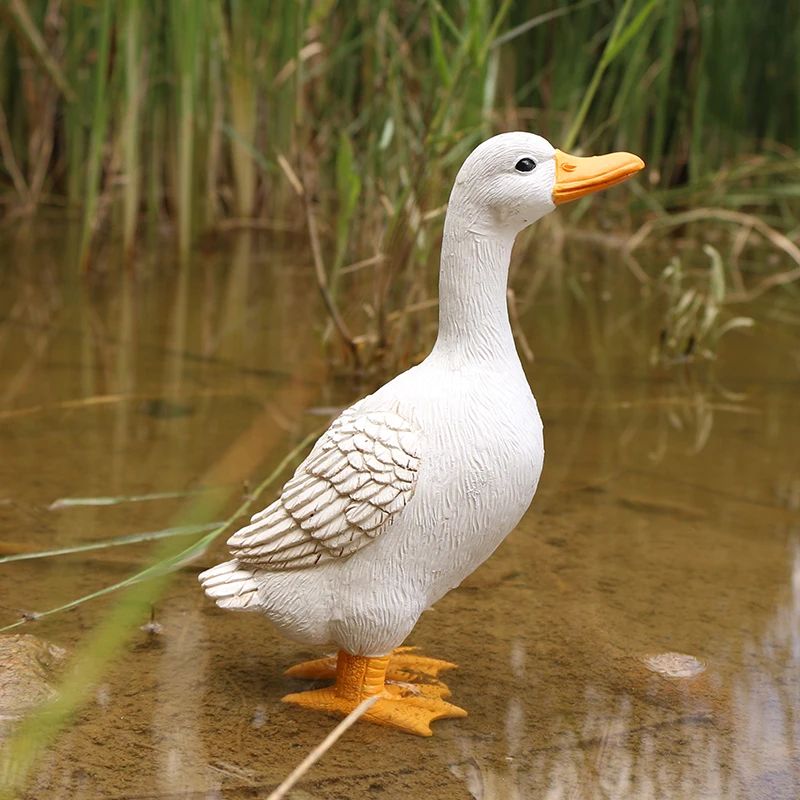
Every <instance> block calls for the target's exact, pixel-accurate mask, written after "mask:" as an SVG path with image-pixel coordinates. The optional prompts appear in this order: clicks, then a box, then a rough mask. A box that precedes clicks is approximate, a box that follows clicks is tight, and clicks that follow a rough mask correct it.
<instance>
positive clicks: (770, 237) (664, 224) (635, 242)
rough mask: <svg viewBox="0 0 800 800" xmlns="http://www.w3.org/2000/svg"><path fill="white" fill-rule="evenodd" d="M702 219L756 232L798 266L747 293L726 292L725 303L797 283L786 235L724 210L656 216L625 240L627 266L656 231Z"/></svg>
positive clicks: (799, 253) (796, 255) (799, 257)
mask: <svg viewBox="0 0 800 800" xmlns="http://www.w3.org/2000/svg"><path fill="white" fill-rule="evenodd" d="M706 220H720V221H722V222H732V223H734V224H736V225H741V226H743V227H746V228H748V229H752V230H755V231H758V233H760V234H761V235H762V236H763V237H764V238H765V239H766V240H767V241H768V242H769V243H770V244H772V245H773V246H774V247H776V248H778V249H779V250H782V251H783V252H784V253H786V255H788V256H789V258H791V259H792V261H794V262H795V263H796V264H797V265H798V266H797V268H795V269H792V270H787V271H784V272H778V273H775V274H774V275H769V276H768V277H766V278H764V279H763V280H761V281H760V282H759V283H758V284H757V285H756V286H755V287H753V288H752V289H749V290H744V291H741V290H740V291H737V292H735V293H733V292H732V293H730V294H729V295H728V297H727V300H728V301H729V302H742V301H747V300H754V299H755V298H756V297H759V296H760V295H762V294H764V292H766V291H768V290H769V289H772V288H773V287H775V286H781V285H785V284H787V283H792V282H793V281H796V280H800V248H798V247H797V246H796V245H795V244H794V243H793V242H792V241H791V240H790V239H789V238H788V237H787V236H784V234H782V233H781V232H780V231H777V230H775V228H773V227H771V226H770V225H767V223H766V222H764V221H763V220H762V219H759V218H758V217H755V216H753V215H752V214H745V213H744V212H742V211H731V210H729V209H726V208H695V209H692V210H691V211H685V212H684V213H682V214H673V215H671V216H668V217H659V218H657V219H652V220H650V221H648V222H646V223H645V224H644V225H642V226H641V227H640V228H639V230H638V231H636V233H634V235H633V236H631V238H630V239H629V240H628V242H627V244H626V245H625V248H624V251H623V252H624V255H625V258H626V259H627V260H628V261H629V263H631V264H636V266H637V267H638V268H639V269H641V267H639V266H638V264H637V262H636V261H635V259H634V258H633V256H632V253H633V251H634V250H636V249H637V248H638V247H640V246H641V245H642V243H643V242H644V241H645V240H646V239H647V238H648V237H649V236H650V235H651V234H652V233H653V232H654V231H656V230H657V229H659V228H674V227H676V226H678V225H685V224H687V223H691V222H701V221H706Z"/></svg>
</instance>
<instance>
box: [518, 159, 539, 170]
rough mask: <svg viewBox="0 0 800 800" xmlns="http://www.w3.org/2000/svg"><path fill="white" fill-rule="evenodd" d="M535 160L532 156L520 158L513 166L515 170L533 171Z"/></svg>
mask: <svg viewBox="0 0 800 800" xmlns="http://www.w3.org/2000/svg"><path fill="white" fill-rule="evenodd" d="M535 167H536V162H535V161H534V160H533V159H532V158H521V159H520V160H519V161H517V165H516V166H515V167H514V169H516V171H517V172H533V170H534V168H535Z"/></svg>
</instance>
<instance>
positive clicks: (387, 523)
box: [200, 133, 644, 736]
mask: <svg viewBox="0 0 800 800" xmlns="http://www.w3.org/2000/svg"><path fill="white" fill-rule="evenodd" d="M643 166H644V163H643V161H642V160H641V159H640V158H638V157H637V156H634V155H631V154H630V153H613V154H610V155H604V156H597V157H594V158H578V157H574V156H570V155H567V154H565V153H562V152H561V151H559V150H556V149H555V148H553V146H552V145H551V144H549V142H547V141H546V140H545V139H543V138H541V137H540V136H535V135H533V134H530V133H504V134H500V135H499V136H495V137H493V138H491V139H489V140H488V141H485V142H483V144H481V145H480V146H479V147H478V148H476V149H475V151H474V152H473V153H472V154H471V155H470V156H469V157H468V158H467V160H466V161H465V162H464V165H463V166H462V167H461V170H460V171H459V173H458V177H457V178H456V182H455V186H454V187H453V191H452V193H451V195H450V203H449V206H448V210H447V218H446V220H445V225H444V238H443V241H442V257H441V271H440V278H439V335H438V338H437V339H436V344H435V345H434V347H433V350H432V351H431V353H430V355H429V356H428V357H427V358H426V359H425V360H424V361H423V362H422V363H421V364H419V365H418V366H415V367H413V368H412V369H410V370H408V371H407V372H404V373H403V374H401V375H398V376H397V377H396V378H394V380H392V381H390V382H389V383H387V384H386V385H385V386H383V387H382V388H380V389H379V390H378V391H376V392H375V393H374V394H371V395H369V396H368V397H365V398H364V399H362V400H359V401H358V402H357V403H356V404H355V405H353V406H351V407H350V408H348V409H347V410H345V411H344V412H343V413H342V414H341V415H340V416H339V417H338V418H337V419H336V420H335V421H334V422H333V424H332V425H331V426H330V428H329V429H328V430H327V432H326V433H325V434H324V435H323V436H322V437H321V438H320V439H319V441H318V442H317V443H316V445H315V446H314V449H313V450H312V451H311V453H310V454H309V456H308V458H306V460H305V461H304V462H303V463H302V464H300V466H299V467H298V468H297V471H296V472H295V474H294V476H293V477H292V479H291V480H290V481H289V482H288V483H287V484H286V485H285V486H284V488H283V491H282V493H281V496H280V498H279V499H277V500H276V501H275V502H274V503H273V504H272V505H270V506H269V507H267V508H266V509H265V510H264V511H262V512H261V513H259V514H256V515H255V516H254V517H253V518H252V521H251V524H250V525H248V526H247V527H245V528H242V529H241V530H240V531H238V532H237V533H235V534H234V535H233V536H232V537H231V538H230V539H229V540H228V546H229V548H230V551H231V554H232V556H233V560H231V561H227V562H225V563H223V564H219V565H217V566H216V567H213V568H212V569H209V570H207V571H205V572H203V573H202V574H201V575H200V581H201V582H202V584H203V588H204V589H205V592H206V594H207V595H208V596H209V597H211V598H213V599H214V600H215V601H216V602H217V605H219V606H221V607H223V608H230V609H233V610H236V611H257V612H260V613H261V614H264V615H265V616H266V617H268V619H269V620H270V621H271V622H272V624H273V625H274V626H275V627H276V628H277V629H278V631H280V632H281V633H283V634H284V635H285V636H288V637H289V638H290V639H294V640H295V641H297V642H301V643H302V644H304V645H336V647H337V648H338V656H337V658H336V661H335V672H334V666H333V665H334V662H333V660H332V659H327V660H326V659H320V660H318V661H312V662H307V663H306V664H301V665H299V666H297V667H294V668H293V669H291V670H289V671H288V674H290V675H294V676H296V677H306V678H321V677H329V678H333V677H334V675H335V684H334V685H333V686H330V687H329V688H323V689H316V690H312V691H306V692H301V693H298V694H291V695H288V696H287V697H285V698H284V700H285V701H286V702H290V703H296V704H298V705H301V706H305V707H308V708H316V709H321V710H325V711H333V712H338V713H344V714H346V713H349V712H350V711H352V710H353V709H354V708H355V707H356V706H358V704H359V703H360V702H361V701H362V700H364V699H365V698H367V697H370V696H373V695H375V694H379V695H380V699H379V700H377V701H376V702H375V703H374V705H372V706H371V707H370V708H369V710H368V711H367V713H366V714H365V718H366V719H368V720H370V721H372V722H376V723H379V724H383V725H388V726H390V727H394V728H398V729H400V730H405V731H408V732H411V733H416V734H419V735H422V736H430V735H431V729H430V723H431V722H432V721H433V720H435V719H439V718H442V717H461V716H466V711H464V710H462V709H460V708H458V707H457V706H454V705H451V704H450V703H447V702H445V700H444V698H445V697H448V696H449V692H448V691H447V688H446V687H445V686H444V684H441V683H438V682H434V683H422V684H420V685H418V686H411V687H409V685H408V683H405V684H400V683H399V681H398V679H400V680H402V679H406V680H408V678H409V677H411V679H412V680H413V678H414V676H415V675H416V676H418V675H419V674H420V673H422V674H426V673H427V674H428V675H430V676H434V677H435V676H436V674H437V673H438V670H440V669H442V668H446V667H451V666H454V665H452V664H448V663H447V662H438V661H434V660H433V659H426V658H423V657H421V656H416V655H414V654H413V653H412V652H409V651H408V649H407V648H400V649H399V650H395V649H396V648H398V647H399V646H400V645H401V644H402V642H403V640H404V639H405V638H406V637H407V636H408V634H409V633H410V632H411V629H412V628H413V627H414V625H415V624H416V622H417V620H418V619H419V616H420V614H421V613H422V612H423V611H425V609H427V608H429V607H430V606H431V605H433V603H435V602H436V601H437V600H439V598H441V597H442V596H443V595H444V594H446V593H447V592H448V591H449V590H450V589H452V588H453V587H455V586H458V584H459V583H461V581H463V580H464V578H466V577H467V576H468V575H469V574H470V573H471V572H472V571H473V570H474V569H475V568H476V567H478V565H479V564H481V563H482V562H483V561H485V560H486V559H487V558H488V557H489V556H490V555H491V554H492V552H493V551H494V550H495V548H497V546H498V545H499V544H500V542H502V541H503V539H505V537H506V536H507V535H508V534H509V533H510V532H511V531H512V530H513V528H514V526H515V525H516V524H517V523H518V522H519V520H520V518H521V517H522V515H523V514H524V513H525V511H526V510H527V508H528V506H529V505H530V503H531V500H532V499H533V495H534V493H535V491H536V486H537V484H538V482H539V475H540V473H541V471H542V462H543V459H544V444H543V439H542V421H541V418H540V417H539V411H538V409H537V406H536V401H535V400H534V398H533V395H532V394H531V390H530V387H529V385H528V381H527V380H526V378H525V373H524V372H523V369H522V365H521V363H520V360H519V357H518V356H517V352H516V349H515V346H514V338H513V336H512V333H511V326H510V324H509V318H508V310H507V305H506V284H507V279H508V267H509V261H510V258H511V249H512V247H513V244H514V238H515V237H516V235H517V234H518V233H519V232H520V231H521V230H523V229H524V228H526V227H527V226H528V225H530V224H531V223H532V222H535V221H536V220H538V219H540V218H541V217H543V216H544V215H545V214H548V213H549V212H550V211H552V210H553V209H554V208H555V207H556V205H558V204H559V203H564V202H567V201H569V200H574V199H576V198H578V197H582V196H584V195H586V194H589V193H590V192H594V191H597V190H598V189H603V188H606V187H608V186H613V185H614V184H616V183H619V182H621V181H624V180H625V179H626V178H629V177H630V176H631V175H633V174H634V173H636V172H638V171H639V170H640V169H642V167H643ZM393 650H395V654H394V655H392V651H393ZM387 670H388V673H387ZM392 678H394V679H395V681H394V682H393V681H392Z"/></svg>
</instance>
